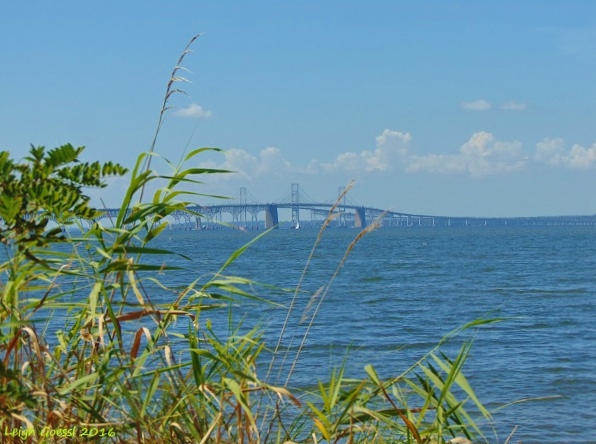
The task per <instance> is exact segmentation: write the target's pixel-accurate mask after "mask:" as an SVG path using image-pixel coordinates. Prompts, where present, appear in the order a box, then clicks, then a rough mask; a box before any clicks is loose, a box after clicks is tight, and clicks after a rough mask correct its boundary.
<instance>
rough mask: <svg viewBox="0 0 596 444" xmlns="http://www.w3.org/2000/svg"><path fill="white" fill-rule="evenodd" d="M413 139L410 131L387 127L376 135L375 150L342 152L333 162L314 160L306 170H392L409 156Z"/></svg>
mask: <svg viewBox="0 0 596 444" xmlns="http://www.w3.org/2000/svg"><path fill="white" fill-rule="evenodd" d="M411 140H412V136H411V135H410V134H409V133H402V132H400V131H392V130H389V129H386V130H385V131H383V133H382V134H381V135H380V136H377V137H376V148H375V149H374V150H373V151H369V150H363V151H360V152H358V153H354V152H345V153H341V154H339V155H338V156H337V157H336V158H335V160H334V161H333V162H329V163H324V162H319V161H318V160H313V161H311V162H310V164H309V165H308V166H307V167H306V169H305V170H304V172H307V173H317V172H319V171H328V172H331V171H346V172H359V171H360V172H367V173H370V172H373V171H390V170H392V169H394V168H395V167H396V166H397V165H399V164H400V163H401V162H402V161H403V159H404V158H405V157H406V156H407V153H408V145H409V143H410V141H411Z"/></svg>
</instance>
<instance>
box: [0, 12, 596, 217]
mask: <svg viewBox="0 0 596 444" xmlns="http://www.w3.org/2000/svg"><path fill="white" fill-rule="evenodd" d="M198 33H201V35H200V37H199V38H198V39H197V40H196V41H195V42H194V43H193V44H192V46H191V49H192V51H193V52H191V53H188V54H186V56H185V58H184V60H183V63H182V67H183V68H184V69H185V70H180V71H179V72H178V74H179V75H180V76H182V77H184V78H185V79H187V80H188V82H184V81H180V82H176V84H175V85H174V86H175V87H176V88H179V89H181V90H183V91H184V94H183V93H178V94H174V95H172V96H171V97H170V100H169V101H168V106H171V107H172V108H171V109H169V110H168V111H167V112H166V117H165V121H164V123H163V126H162V128H161V131H160V133H159V135H158V139H157V144H156V152H157V153H158V154H159V155H160V156H162V157H163V158H165V159H168V160H169V161H170V162H171V163H173V164H178V162H179V161H180V159H181V158H182V157H183V156H184V154H185V153H188V152H189V151H191V150H193V149H195V148H199V147H218V148H221V149H223V150H224V152H223V153H205V154H203V155H200V156H198V157H195V158H194V159H192V160H191V162H190V163H189V164H187V166H188V167H196V166H202V167H213V168H224V169H230V170H233V171H235V173H233V174H219V175H209V176H207V177H206V178H204V179H202V180H203V181H204V182H205V183H204V184H203V185H201V186H195V187H193V188H192V190H193V191H196V192H201V193H213V194H223V195H227V196H231V197H233V198H234V199H238V196H239V190H240V187H246V189H247V190H248V196H249V201H255V202H274V201H277V200H280V199H284V198H285V199H289V196H290V190H291V184H292V183H299V184H300V190H301V196H302V199H303V200H306V199H312V200H315V201H320V202H329V201H330V200H332V199H334V198H335V197H337V195H338V189H339V188H340V187H342V186H345V185H346V184H347V183H349V182H350V181H351V180H352V179H354V180H355V184H354V187H353V188H352V189H351V190H350V192H349V197H348V199H349V201H350V202H351V203H355V204H359V205H364V206H369V207H376V208H380V209H389V210H393V211H402V212H406V213H420V214H432V215H448V216H479V217H491V216H494V217H510V216H548V215H567V214H570V215H585V214H594V213H596V192H595V191H596V121H595V120H596V82H595V81H594V73H596V2H589V1H583V0H569V1H565V2H561V1H558V0H533V1H529V0H525V1H524V0H516V1H508V0H505V1H484V2H478V1H425V2H416V1H380V0H379V1H366V2H365V1H350V0H342V1H333V0H329V1H324V2H321V1H314V0H300V1H299V0H295V1H282V0H280V1H265V0H263V1H261V0H260V1H253V2H243V1H201V0H195V1H168V2H166V1H153V0H147V1H142V2H141V1H127V2H120V1H113V0H107V1H102V2H80V1H60V2H47V1H27V2H6V3H4V4H3V6H2V14H1V15H0V63H1V65H0V66H2V69H0V151H10V152H11V153H12V154H13V156H14V157H15V158H17V159H22V158H23V157H24V156H25V155H26V153H27V151H28V149H29V146H30V145H31V144H33V145H36V146H37V145H44V146H46V147H47V148H52V147H55V146H59V145H61V144H65V143H72V144H73V145H76V146H86V150H85V152H84V155H83V160H85V161H94V160H101V161H108V160H111V161H117V162H120V163H121V164H123V165H124V166H126V167H129V168H132V167H133V166H134V164H135V162H136V159H137V157H138V156H139V154H140V153H142V152H146V151H148V150H149V148H150V146H151V141H152V139H153V135H154V133H155V129H156V125H157V120H158V117H159V113H160V110H161V107H162V103H163V100H164V93H165V90H166V85H167V82H168V80H169V79H170V76H171V73H172V70H173V68H174V66H176V62H177V60H178V58H179V56H180V54H181V53H182V51H183V50H184V48H185V46H186V44H187V43H188V41H189V40H190V39H191V38H192V37H193V36H194V35H196V34H198ZM186 70H188V71H186ZM152 166H153V167H154V168H155V169H156V170H157V171H159V172H163V173H166V172H167V171H168V168H169V167H168V164H167V163H166V162H165V161H163V160H160V159H156V161H155V162H154V163H153V165H152ZM109 182H110V186H109V187H108V188H107V189H102V190H88V194H90V195H91V196H92V197H93V199H94V202H98V200H99V198H100V197H101V198H102V199H103V200H104V201H105V202H106V204H107V205H108V206H117V204H118V202H119V197H121V196H122V192H123V190H124V189H125V187H126V184H127V179H126V178H120V179H111V180H109ZM193 201H194V202H196V203H200V204H207V203H214V202H215V200H214V199H213V198H207V197H205V198H196V199H193Z"/></svg>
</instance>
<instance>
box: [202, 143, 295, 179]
mask: <svg viewBox="0 0 596 444" xmlns="http://www.w3.org/2000/svg"><path fill="white" fill-rule="evenodd" d="M224 156H225V159H224V161H223V162H221V163H217V162H215V161H213V160H208V161H204V162H202V163H201V164H200V166H201V167H202V168H218V169H224V170H230V171H233V172H235V173H236V174H225V175H221V176H220V178H221V179H223V180H230V179H237V178H238V175H240V176H241V177H243V178H244V179H248V180H252V179H256V178H259V177H261V176H265V175H269V176H284V175H287V174H288V173H291V172H293V171H295V168H294V167H293V166H292V164H291V163H290V162H289V161H287V160H286V159H284V157H283V156H282V154H281V151H280V150H279V149H278V148H275V147H267V148H265V149H263V150H261V152H260V153H259V155H258V156H253V155H252V154H250V153H249V152H248V151H246V150H243V149H230V150H226V151H225V152H224Z"/></svg>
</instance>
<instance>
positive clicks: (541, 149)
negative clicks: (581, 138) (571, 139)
mask: <svg viewBox="0 0 596 444" xmlns="http://www.w3.org/2000/svg"><path fill="white" fill-rule="evenodd" d="M534 159H536V160H537V161H539V162H542V163H547V164H549V165H555V166H556V165H562V166H566V167H568V168H573V169H588V168H590V167H591V166H592V165H593V164H596V143H595V144H593V145H592V146H591V147H589V148H585V147H583V146H581V145H578V144H575V145H573V146H572V147H571V149H570V150H569V151H566V150H565V141H564V140H563V139H561V138H555V139H548V138H547V139H544V140H542V141H541V142H538V143H537V144H536V154H535V155H534Z"/></svg>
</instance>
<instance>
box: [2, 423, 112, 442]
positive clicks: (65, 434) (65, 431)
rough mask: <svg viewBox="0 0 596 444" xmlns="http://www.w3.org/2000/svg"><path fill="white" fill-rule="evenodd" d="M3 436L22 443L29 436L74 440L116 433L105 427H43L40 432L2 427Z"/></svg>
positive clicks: (110, 435)
mask: <svg viewBox="0 0 596 444" xmlns="http://www.w3.org/2000/svg"><path fill="white" fill-rule="evenodd" d="M3 435H4V436H10V437H12V438H20V439H22V440H23V441H24V440H26V439H27V438H29V437H30V436H40V437H56V438H74V437H75V436H87V437H89V438H93V437H97V436H99V437H107V436H109V437H112V438H113V437H114V436H116V432H115V431H114V429H112V428H106V427H78V426H72V427H44V428H42V429H41V430H34V429H27V428H20V427H19V428H8V427H4V430H3Z"/></svg>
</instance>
